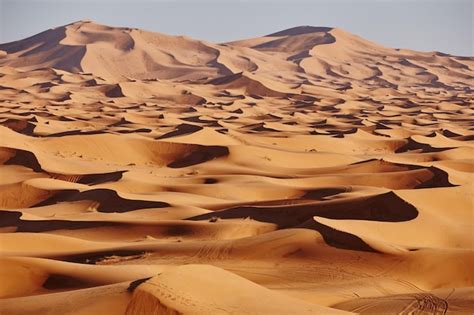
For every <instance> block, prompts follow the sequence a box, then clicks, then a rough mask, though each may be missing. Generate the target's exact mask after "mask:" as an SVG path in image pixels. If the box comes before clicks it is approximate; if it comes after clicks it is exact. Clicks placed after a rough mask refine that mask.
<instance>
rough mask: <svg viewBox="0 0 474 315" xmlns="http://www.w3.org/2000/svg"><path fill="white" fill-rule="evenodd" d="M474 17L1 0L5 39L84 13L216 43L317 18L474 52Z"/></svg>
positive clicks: (397, 40)
mask: <svg viewBox="0 0 474 315" xmlns="http://www.w3.org/2000/svg"><path fill="white" fill-rule="evenodd" d="M473 16H474V0H411V1H409V0H370V1H368V0H312V1H311V0H273V1H271V0H207V1H206V0H204V1H199V0H194V1H192V0H94V1H92V0H0V43H5V42H10V41H14V40H19V39H22V38H25V37H28V36H31V35H34V34H36V33H39V32H41V31H44V30H46V29H49V28H53V27H57V26H61V25H65V24H68V23H71V22H74V21H78V20H83V19H90V20H93V21H95V22H98V23H101V24H107V25H112V26H124V27H137V28H141V29H145V30H149V31H156V32H161V33H167V34H170V35H187V36H190V37H194V38H197V39H202V40H207V41H211V42H226V41H232V40H237V39H243V38H250V37H257V36H262V35H266V34H269V33H273V32H276V31H280V30H283V29H287V28H290V27H294V26H301V25H313V26H330V27H339V28H343V29H345V30H346V31H349V32H351V33H354V34H357V35H359V36H362V37H364V38H366V39H369V40H372V41H375V42H377V43H379V44H382V45H385V46H388V47H393V48H409V49H414V50H421V51H434V50H435V51H441V52H445V53H450V54H455V55H462V56H473V55H474V39H473V29H474V21H473V19H474V17H473Z"/></svg>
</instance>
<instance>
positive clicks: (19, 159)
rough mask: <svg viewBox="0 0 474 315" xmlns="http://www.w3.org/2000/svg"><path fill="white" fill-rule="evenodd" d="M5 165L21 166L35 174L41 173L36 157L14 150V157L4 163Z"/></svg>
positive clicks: (29, 153) (26, 152) (27, 152)
mask: <svg viewBox="0 0 474 315" xmlns="http://www.w3.org/2000/svg"><path fill="white" fill-rule="evenodd" d="M4 164H5V165H22V166H25V167H27V168H31V169H32V170H34V171H35V172H41V171H42V168H41V165H40V164H39V162H38V159H37V158H36V156H35V155H34V154H33V153H31V152H29V151H24V150H15V155H14V156H13V157H12V158H10V159H9V160H7V161H5V162H4Z"/></svg>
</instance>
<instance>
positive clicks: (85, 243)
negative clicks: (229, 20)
mask: <svg viewBox="0 0 474 315" xmlns="http://www.w3.org/2000/svg"><path fill="white" fill-rule="evenodd" d="M473 77H474V59H473V58H472V57H459V56H452V55H448V54H443V53H439V52H416V51H411V50H406V49H392V48H387V47H383V46H381V45H378V44H376V43H373V42H370V41H367V40H365V39H363V38H360V37H358V36H356V35H353V34H350V33H348V32H346V31H344V30H341V29H337V28H327V27H311V26H302V27H295V28H291V29H288V30H283V31H280V32H276V33H273V34H270V35H267V36H263V37H259V38H251V39H244V40H240V41H235V42H229V43H221V44H218V43H210V42H206V41H199V40H195V39H192V38H188V37H183V36H178V37H175V36H168V35H165V34H160V33H153V32H148V31H143V30H139V29H131V28H119V27H110V26H105V25H100V24H98V23H95V22H92V21H79V22H75V23H71V24H69V25H66V26H62V27H58V28H55V29H51V30H47V31H45V32H43V33H40V34H38V35H35V36H32V37H30V38H27V39H24V40H20V41H17V42H12V43H5V44H0V124H1V126H0V232H1V233H0V313H1V314H2V315H3V314H21V315H24V314H58V315H59V314H77V315H79V314H129V315H131V314H350V313H362V314H382V313H383V314H396V313H414V314H470V313H472V312H473V311H474V299H473V298H472V296H473V292H472V291H473V289H472V288H473V287H474V278H473V275H472V265H473V264H474V235H473V232H472V231H473V230H474V218H473V204H474V195H473V192H474V187H473V185H474V184H473V183H474V178H473V176H474V175H473V174H474V159H473V156H474V155H473V154H474V131H473V124H472V115H473V113H474V107H473V104H474V103H473V102H472V99H473V91H472V79H473Z"/></svg>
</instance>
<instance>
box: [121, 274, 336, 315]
mask: <svg viewBox="0 0 474 315" xmlns="http://www.w3.org/2000/svg"><path fill="white" fill-rule="evenodd" d="M203 288H205V290H203ZM229 290H232V294H227V292H229ZM242 310H245V312H246V313H247V314H276V313H281V314H339V312H338V311H336V310H331V309H329V308H323V307H320V306H316V305H312V304H310V303H305V302H303V301H299V300H297V299H292V298H289V297H286V296H284V295H281V294H279V293H277V292H273V291H271V290H268V289H265V288H263V287H261V286H258V285H256V284H254V283H252V282H250V281H248V280H246V279H244V278H241V277H238V276H236V275H234V274H232V273H230V272H226V271H224V270H222V269H219V268H216V267H213V266H205V265H187V266H180V267H176V268H174V269H170V270H167V271H165V272H163V273H161V274H160V275H158V276H156V277H153V278H151V279H149V280H146V281H145V282H143V283H142V284H139V285H138V287H137V288H135V289H134V293H133V297H132V300H131V301H130V304H129V305H128V307H127V311H126V314H144V313H146V314H149V313H152V312H154V313H166V314H202V313H208V312H216V314H229V313H233V312H240V311H242ZM340 314H344V312H341V313H340Z"/></svg>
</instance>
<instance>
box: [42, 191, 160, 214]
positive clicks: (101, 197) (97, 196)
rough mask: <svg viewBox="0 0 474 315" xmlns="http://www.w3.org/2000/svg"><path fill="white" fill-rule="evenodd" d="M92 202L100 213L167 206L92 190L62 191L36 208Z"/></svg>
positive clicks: (110, 192)
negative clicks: (96, 204)
mask: <svg viewBox="0 0 474 315" xmlns="http://www.w3.org/2000/svg"><path fill="white" fill-rule="evenodd" d="M80 200H92V201H96V202H98V203H99V206H98V207H97V210H98V211H100V212H128V211H133V210H137V209H147V208H164V207H168V206H169V204H168V203H166V202H160V201H148V200H130V199H125V198H122V197H120V196H119V195H118V194H117V192H116V191H113V190H108V189H92V190H87V191H83V192H78V191H74V190H71V191H67V190H63V191H61V192H58V193H56V194H55V195H54V196H53V197H51V198H49V199H47V200H45V201H43V202H41V203H39V204H37V205H36V206H37V207H40V206H47V205H51V204H54V203H58V202H64V201H80Z"/></svg>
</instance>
